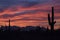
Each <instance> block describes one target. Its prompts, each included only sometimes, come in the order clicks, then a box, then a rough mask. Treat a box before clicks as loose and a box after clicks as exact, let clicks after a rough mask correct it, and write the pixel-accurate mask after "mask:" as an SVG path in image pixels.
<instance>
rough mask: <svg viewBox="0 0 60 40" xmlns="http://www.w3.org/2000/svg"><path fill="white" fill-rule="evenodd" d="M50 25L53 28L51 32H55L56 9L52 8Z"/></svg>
mask: <svg viewBox="0 0 60 40" xmlns="http://www.w3.org/2000/svg"><path fill="white" fill-rule="evenodd" d="M48 23H49V25H50V26H51V31H54V25H55V23H56V21H54V7H52V14H51V19H50V14H48Z"/></svg>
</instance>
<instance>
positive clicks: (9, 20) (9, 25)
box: [8, 19, 10, 30]
mask: <svg viewBox="0 0 60 40" xmlns="http://www.w3.org/2000/svg"><path fill="white" fill-rule="evenodd" d="M8 30H10V19H9V27H8Z"/></svg>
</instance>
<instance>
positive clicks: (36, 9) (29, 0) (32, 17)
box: [0, 0, 60, 28]
mask: <svg viewBox="0 0 60 40" xmlns="http://www.w3.org/2000/svg"><path fill="white" fill-rule="evenodd" d="M52 6H54V10H55V20H56V21H57V23H56V24H55V28H60V0H0V25H8V20H9V19H11V26H13V25H15V26H21V27H22V26H45V27H47V26H48V23H47V22H48V21H47V17H48V15H47V14H48V13H50V14H51V7H52Z"/></svg>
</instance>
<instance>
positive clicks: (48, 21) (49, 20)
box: [48, 14, 51, 25]
mask: <svg viewBox="0 0 60 40" xmlns="http://www.w3.org/2000/svg"><path fill="white" fill-rule="evenodd" d="M48 23H49V25H51V22H50V14H48Z"/></svg>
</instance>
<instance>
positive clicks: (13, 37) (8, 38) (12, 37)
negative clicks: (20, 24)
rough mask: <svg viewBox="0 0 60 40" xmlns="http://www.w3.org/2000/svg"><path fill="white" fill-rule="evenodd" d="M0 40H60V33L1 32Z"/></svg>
mask: <svg viewBox="0 0 60 40" xmlns="http://www.w3.org/2000/svg"><path fill="white" fill-rule="evenodd" d="M0 40H60V32H0Z"/></svg>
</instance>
